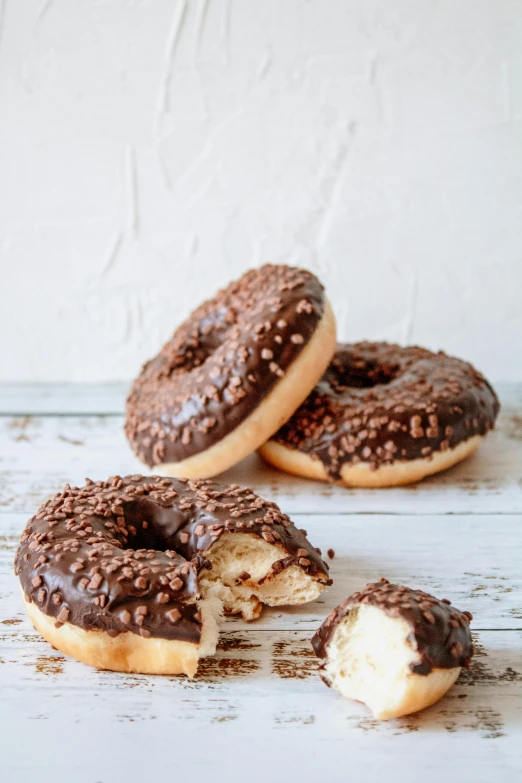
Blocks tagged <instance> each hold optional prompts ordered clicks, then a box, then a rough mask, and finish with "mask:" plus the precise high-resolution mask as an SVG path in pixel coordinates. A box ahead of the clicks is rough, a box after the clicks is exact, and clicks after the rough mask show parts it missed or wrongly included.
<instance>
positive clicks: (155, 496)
mask: <svg viewBox="0 0 522 783" xmlns="http://www.w3.org/2000/svg"><path fill="white" fill-rule="evenodd" d="M15 573H16V574H17V575H18V576H19V578H20V582H21V587H22V592H23V595H24V600H25V605H26V608H27V612H28V614H29V616H30V618H31V620H32V621H33V624H34V625H35V627H36V628H37V630H39V631H40V633H41V634H42V636H44V638H46V639H47V640H48V641H49V642H50V643H51V644H53V645H54V646H55V647H57V648H58V649H60V650H62V652H65V653H67V654H69V655H71V656H72V657H74V658H77V659H78V660H80V661H83V662H85V663H89V664H91V665H93V666H96V667H98V668H105V669H112V670H116V671H137V672H145V673H170V674H176V673H180V672H185V673H187V674H189V675H190V676H192V675H193V674H194V673H195V671H196V668H197V662H198V659H199V657H201V656H203V655H211V654H213V652H214V651H215V646H216V641H217V625H216V621H217V619H218V618H219V616H220V614H221V612H222V610H224V611H225V612H228V613H241V614H242V615H243V617H244V618H245V619H247V620H250V619H253V618H255V617H257V616H258V615H259V613H260V612H261V608H262V605H263V604H269V605H271V606H278V605H282V604H296V603H303V602H305V601H310V600H314V599H315V598H316V597H317V596H318V595H319V593H320V592H321V591H322V590H323V589H324V587H325V586H326V585H327V584H329V579H328V575H327V574H328V567H327V565H326V564H325V563H323V561H322V559H321V557H320V555H319V553H318V551H317V550H316V549H314V548H313V547H312V546H311V544H310V543H309V541H308V540H307V539H306V537H305V535H304V534H303V533H302V532H301V531H299V530H298V529H297V528H296V527H295V526H294V525H293V524H292V522H291V521H290V519H289V518H288V517H287V516H286V514H283V513H282V512H281V511H280V510H279V508H278V507H277V506H276V504H275V503H271V502H268V501H265V500H263V499H262V498H260V497H258V496H257V495H255V494H254V493H253V492H252V491H251V490H249V489H241V488H240V487H238V486H237V485H232V486H223V485H220V484H216V483H214V482H208V481H186V480H180V481H177V480H175V479H162V478H160V477H158V476H153V477H151V478H145V477H143V476H138V475H136V476H126V477H125V478H120V477H119V476H114V477H112V478H110V479H108V480H107V481H97V482H92V481H88V483H87V484H86V486H84V487H82V488H78V487H70V486H66V487H65V489H64V491H63V492H61V493H59V494H58V495H56V496H55V497H54V498H52V499H51V500H49V501H48V502H47V503H45V504H44V505H43V506H42V507H41V508H40V509H39V511H38V512H37V514H36V515H35V516H34V517H33V518H32V519H31V520H29V522H28V524H27V526H26V528H25V530H24V532H23V534H22V537H21V541H20V547H19V549H18V552H17V554H16V559H15Z"/></svg>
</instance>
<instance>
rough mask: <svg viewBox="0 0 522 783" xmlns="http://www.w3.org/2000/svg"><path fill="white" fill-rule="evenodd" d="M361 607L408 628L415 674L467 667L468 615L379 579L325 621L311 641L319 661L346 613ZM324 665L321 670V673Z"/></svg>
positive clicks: (469, 653)
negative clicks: (398, 619) (374, 609)
mask: <svg viewBox="0 0 522 783" xmlns="http://www.w3.org/2000/svg"><path fill="white" fill-rule="evenodd" d="M362 604H365V605H367V606H375V607H377V608H378V609H381V610H382V611H383V612H385V613H386V614H387V615H388V616H389V617H402V618H403V619H404V620H406V622H407V623H408V624H409V625H410V627H411V633H410V634H409V635H408V637H407V642H408V644H409V645H410V646H411V648H412V650H414V651H416V652H417V653H418V656H419V657H418V660H417V661H416V662H415V663H412V664H411V670H412V672H414V673H415V674H422V675H426V674H429V673H430V672H431V671H432V670H433V669H453V668H454V667H456V666H468V665H469V662H470V660H471V657H472V655H473V644H472V642H471V634H470V630H469V623H470V620H472V619H473V618H472V616H471V614H470V613H469V612H461V611H459V610H458V609H455V607H454V606H451V603H450V602H449V601H447V600H446V599H443V600H441V601H439V599H438V598H434V597H433V596H432V595H429V593H424V592H423V591H422V590H412V589H411V588H410V587H404V586H403V585H394V584H390V582H388V580H387V579H381V581H380V582H375V583H371V584H368V585H366V587H365V588H364V590H362V591H361V592H357V593H354V594H353V595H351V596H350V597H349V598H347V599H346V600H345V601H343V603H342V604H340V605H339V606H338V607H337V608H336V609H334V611H333V612H332V613H331V614H330V615H329V616H328V617H327V618H326V620H325V621H324V623H323V624H322V625H321V627H320V628H319V630H318V631H317V632H316V634H315V635H314V637H313V639H312V646H313V648H314V651H315V653H316V655H317V656H318V657H319V658H328V647H329V645H330V643H331V641H332V639H333V637H334V634H335V631H336V630H337V628H338V626H339V624H340V623H341V622H342V621H343V619H344V618H345V617H346V615H347V614H349V612H350V611H351V610H352V609H354V608H356V607H358V606H361V605H362ZM325 666H326V663H325V664H323V666H322V667H321V669H323V670H324V667H325Z"/></svg>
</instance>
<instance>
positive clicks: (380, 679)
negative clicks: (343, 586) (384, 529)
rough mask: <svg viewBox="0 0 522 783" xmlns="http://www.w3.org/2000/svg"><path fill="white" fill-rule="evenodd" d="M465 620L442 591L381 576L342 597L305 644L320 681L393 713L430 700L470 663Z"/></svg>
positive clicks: (380, 712)
mask: <svg viewBox="0 0 522 783" xmlns="http://www.w3.org/2000/svg"><path fill="white" fill-rule="evenodd" d="M472 619H473V618H472V616H471V614H470V612H461V611H459V610H458V609H456V608H455V607H454V606H452V605H451V602H450V601H448V600H447V599H445V598H443V599H441V600H439V599H438V598H435V597H434V596H432V595H429V593H425V592H423V591H422V590H412V589H411V588H409V587H406V586H404V585H394V584H390V582H388V580H387V579H381V581H380V582H376V583H373V584H368V585H366V587H365V588H364V589H363V590H362V591H360V592H357V593H353V595H351V596H350V597H349V598H347V599H346V600H345V601H343V603H342V604H340V605H339V606H338V607H337V608H336V609H335V610H334V611H333V612H332V613H331V614H330V615H329V616H328V617H327V618H326V620H325V621H324V623H323V624H322V626H321V627H320V628H319V630H318V631H317V633H316V634H315V636H314V637H313V639H312V646H313V648H314V651H315V653H316V655H317V656H318V657H319V658H321V666H320V669H319V672H320V674H321V677H322V678H323V680H324V682H325V683H326V685H328V686H329V687H332V688H334V689H335V690H338V691H340V693H341V694H342V695H343V696H346V698H350V699H356V700H357V701H361V702H364V703H365V704H366V705H367V706H368V707H370V709H371V710H372V712H373V715H374V717H375V718H377V719H386V718H397V717H400V716H401V715H408V714H410V713H411V712H417V711H418V710H421V709H424V708H425V707H428V706H430V705H431V704H434V703H435V702H436V701H438V699H440V698H441V697H442V696H443V695H444V694H445V693H446V692H447V691H448V690H449V689H450V688H451V686H452V685H453V684H454V682H455V681H456V680H457V677H458V676H459V674H460V671H461V668H462V667H463V666H469V663H470V661H471V657H472V655H473V644H472V641H471V633H470V630H469V624H470V621H471V620H472Z"/></svg>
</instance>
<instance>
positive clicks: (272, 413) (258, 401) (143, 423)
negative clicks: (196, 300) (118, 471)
mask: <svg viewBox="0 0 522 783" xmlns="http://www.w3.org/2000/svg"><path fill="white" fill-rule="evenodd" d="M334 351H335V321H334V317H333V314H332V310H331V308H330V305H329V304H328V301H327V300H326V299H325V296H324V290H323V286H322V285H321V283H320V282H319V281H318V280H317V278H316V277H314V275H312V274H310V273H309V272H306V271H304V270H302V269H294V268H292V267H288V266H274V265H266V266H263V267H261V268H260V269H255V270H252V271H250V272H247V273H246V274H245V275H243V277H241V278H240V279H239V280H238V281H236V282H234V283H231V284H230V285H229V286H228V287H227V288H225V289H224V290H222V291H220V292H219V293H218V294H217V295H216V296H215V297H214V298H213V299H211V300H209V301H208V302H205V303H204V304H202V305H201V306H200V307H199V308H198V309H197V310H195V311H194V312H193V313H192V315H191V316H190V317H189V318H188V320H187V321H185V323H183V324H182V325H181V326H180V327H179V328H178V329H177V331H176V332H175V333H174V335H173V337H172V339H171V340H169V342H168V343H167V344H166V345H165V346H164V347H163V349H162V350H161V351H160V353H159V354H158V356H156V358H154V359H152V360H151V361H149V362H147V363H146V364H145V365H144V367H143V369H142V372H141V374H140V376H139V377H138V379H137V380H136V381H135V382H134V385H133V386H132V389H131V392H130V395H129V397H128V400H127V415H126V422H125V432H126V434H127V437H128V439H129V441H130V443H131V445H132V447H133V449H134V451H135V453H136V454H137V456H138V457H139V458H140V459H141V460H142V461H143V462H145V463H146V464H147V465H149V466H151V467H152V466H155V468H156V469H157V470H159V472H161V473H163V474H166V475H170V476H183V477H186V478H208V477H210V476H215V475H217V474H218V473H221V472H222V471H224V470H226V469H227V468H229V467H230V466H231V465H233V464H234V463H236V462H238V461H239V460H241V459H242V458H243V457H245V456H246V455H247V454H249V453H250V452H252V451H255V449H257V447H258V446H260V445H261V444H262V443H263V442H264V441H266V440H267V439H268V438H270V437H271V435H273V433H274V432H275V431H276V430H277V429H278V428H279V427H280V426H281V425H282V424H283V423H284V422H285V421H286V419H287V418H288V417H289V416H291V414H292V413H293V412H294V411H295V409H296V408H297V407H298V406H299V405H300V404H301V402H303V400H304V399H305V397H306V396H307V394H308V393H309V392H310V391H311V390H312V389H313V387H314V385H315V383H316V382H317V381H318V380H319V378H320V377H321V375H322V374H323V372H324V370H325V369H326V367H327V366H328V363H329V361H330V359H331V358H332V356H333V353H334Z"/></svg>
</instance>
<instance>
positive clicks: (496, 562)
mask: <svg viewBox="0 0 522 783" xmlns="http://www.w3.org/2000/svg"><path fill="white" fill-rule="evenodd" d="M25 521H26V518H25V517H24V516H23V515H21V514H20V515H19V514H9V515H4V516H3V517H2V518H1V521H0V595H2V597H3V601H2V613H3V614H4V619H15V620H16V619H20V618H21V617H22V614H21V607H20V598H19V595H18V585H17V581H16V580H15V579H14V578H13V576H12V561H13V557H14V552H15V547H16V545H17V541H18V537H19V535H20V532H21V530H22V528H23V525H24V524H25ZM305 524H306V529H307V532H308V535H309V537H310V540H311V541H312V542H313V543H314V545H316V546H319V547H320V548H321V549H322V551H323V552H326V551H327V550H328V549H330V548H333V549H334V550H335V557H334V559H333V560H331V561H329V563H330V567H331V575H332V578H333V580H334V584H333V586H332V587H331V588H330V589H329V590H328V591H327V592H326V593H324V594H323V595H322V596H321V598H320V599H319V600H318V601H316V602H314V603H312V604H309V605H307V606H303V607H294V608H291V609H285V610H271V611H266V613H265V614H264V615H263V617H262V618H261V619H260V620H259V621H257V622H256V624H255V627H256V628H259V629H279V630H280V629H289V630H291V629H294V630H295V629H297V630H309V631H311V632H312V631H313V630H315V629H316V628H317V627H318V626H319V624H320V623H321V622H322V620H323V619H324V617H325V616H326V615H327V614H328V613H329V612H330V611H331V610H332V609H333V608H334V607H335V606H337V604H338V603H340V602H341V601H342V600H343V599H344V598H346V597H347V596H348V595H349V594H350V593H352V592H354V591H355V590H358V589H360V588H361V587H362V586H363V585H364V584H366V582H369V581H372V580H376V579H379V578H380V577H381V576H386V577H387V578H389V579H390V580H392V581H396V582H402V583H404V584H407V585H410V586H414V587H421V588H423V589H425V590H427V591H428V592H431V593H433V594H434V595H437V596H438V597H440V598H443V597H448V598H450V599H451V600H452V601H453V602H454V603H455V604H456V606H458V607H459V608H460V609H468V610H469V611H471V612H472V613H473V615H474V617H475V620H474V627H475V628H477V629H478V628H482V629H502V628H508V629H514V628H522V574H521V573H520V567H519V564H518V561H517V558H516V557H514V554H513V551H514V548H517V547H518V548H520V543H521V540H522V532H521V527H522V515H520V516H515V515H497V516H495V515H479V516H459V517H458V518H455V517H452V516H448V515H441V516H431V515H430V516H420V517H414V516H404V517H400V516H381V515H369V516H359V515H349V516H321V517H319V516H318V517H312V516H310V517H307V519H306V523H305ZM232 623H233V627H234V628H237V629H244V628H245V627H248V628H251V627H253V626H251V625H245V624H244V623H242V622H240V621H239V620H234V621H232Z"/></svg>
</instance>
